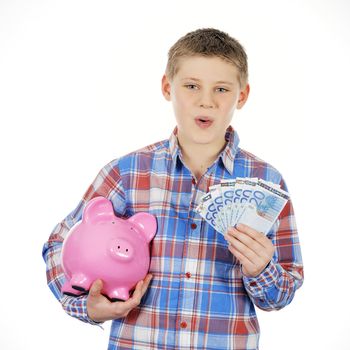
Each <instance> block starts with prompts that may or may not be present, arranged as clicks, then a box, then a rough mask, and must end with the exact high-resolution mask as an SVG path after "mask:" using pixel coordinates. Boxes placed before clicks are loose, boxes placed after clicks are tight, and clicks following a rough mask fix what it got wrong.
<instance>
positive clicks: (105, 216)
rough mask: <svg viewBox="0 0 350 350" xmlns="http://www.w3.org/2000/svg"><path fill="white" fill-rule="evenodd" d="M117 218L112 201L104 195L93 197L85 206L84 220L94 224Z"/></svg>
mask: <svg viewBox="0 0 350 350" xmlns="http://www.w3.org/2000/svg"><path fill="white" fill-rule="evenodd" d="M113 218H115V216H114V211H113V206H112V203H111V202H110V201H109V200H108V199H106V198H104V197H95V198H93V199H91V200H90V201H89V202H88V203H87V204H86V207H85V208H84V212H83V218H82V220H83V222H84V223H89V224H94V223H97V222H100V221H108V220H112V219H113Z"/></svg>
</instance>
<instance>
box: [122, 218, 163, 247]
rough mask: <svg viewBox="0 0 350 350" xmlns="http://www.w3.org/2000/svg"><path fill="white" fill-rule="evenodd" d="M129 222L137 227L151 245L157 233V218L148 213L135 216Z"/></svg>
mask: <svg viewBox="0 0 350 350" xmlns="http://www.w3.org/2000/svg"><path fill="white" fill-rule="evenodd" d="M128 221H129V222H130V223H132V224H134V225H136V226H137V227H138V228H139V229H140V230H141V232H142V233H143V235H144V236H145V238H146V241H147V243H149V242H150V241H151V240H152V239H153V237H154V236H155V234H156V232H157V220H156V218H155V216H153V215H151V214H148V213H137V214H135V215H133V216H132V217H131V218H129V219H128Z"/></svg>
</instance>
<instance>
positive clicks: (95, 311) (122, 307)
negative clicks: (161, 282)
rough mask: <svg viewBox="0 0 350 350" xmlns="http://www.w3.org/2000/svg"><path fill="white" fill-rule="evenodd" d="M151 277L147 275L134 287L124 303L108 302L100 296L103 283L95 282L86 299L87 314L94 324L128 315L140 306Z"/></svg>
mask: <svg viewBox="0 0 350 350" xmlns="http://www.w3.org/2000/svg"><path fill="white" fill-rule="evenodd" d="M151 279H152V275H151V274H148V275H147V276H146V277H145V279H144V280H142V281H139V282H138V283H137V285H136V288H135V290H134V293H133V295H132V297H131V298H130V299H128V300H126V301H116V302H110V301H109V300H108V299H107V298H106V297H105V296H103V295H102V294H101V290H102V287H103V283H102V281H101V280H96V281H95V282H94V283H93V284H92V285H91V288H90V291H89V295H88V298H87V313H88V316H89V317H90V319H92V320H93V321H95V322H104V321H109V320H115V319H117V318H122V317H125V316H127V315H128V313H129V312H130V311H131V310H132V309H134V308H135V307H136V306H138V305H139V304H140V301H141V298H142V296H143V295H144V294H145V293H146V290H147V288H148V286H149V283H150V281H151Z"/></svg>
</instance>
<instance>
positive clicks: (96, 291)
mask: <svg viewBox="0 0 350 350" xmlns="http://www.w3.org/2000/svg"><path fill="white" fill-rule="evenodd" d="M102 288H103V282H102V281H101V280H96V281H94V283H93V284H92V285H91V287H90V291H89V295H90V296H92V297H98V296H100V294H101V290H102Z"/></svg>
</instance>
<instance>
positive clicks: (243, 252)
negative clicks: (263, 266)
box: [229, 237, 260, 264]
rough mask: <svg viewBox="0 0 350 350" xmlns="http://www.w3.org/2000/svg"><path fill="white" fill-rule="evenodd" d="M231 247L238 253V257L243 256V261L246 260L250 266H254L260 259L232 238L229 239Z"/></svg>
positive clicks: (252, 251)
mask: <svg viewBox="0 0 350 350" xmlns="http://www.w3.org/2000/svg"><path fill="white" fill-rule="evenodd" d="M229 242H230V245H231V247H232V248H233V249H234V250H235V251H237V252H239V254H240V255H242V256H244V257H245V259H248V260H249V261H250V262H251V263H252V264H255V263H256V261H258V260H259V259H260V257H259V255H258V254H257V253H256V252H255V251H254V250H252V249H250V248H249V247H247V246H246V245H245V244H244V243H242V242H240V241H239V240H238V239H236V238H234V237H232V238H230V239H229Z"/></svg>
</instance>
